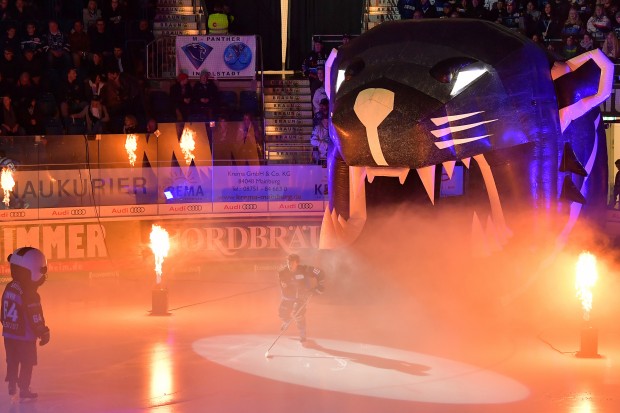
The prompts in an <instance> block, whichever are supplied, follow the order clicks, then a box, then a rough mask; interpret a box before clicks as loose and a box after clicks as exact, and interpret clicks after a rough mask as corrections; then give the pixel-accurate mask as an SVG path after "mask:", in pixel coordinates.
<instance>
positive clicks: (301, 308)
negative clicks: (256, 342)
mask: <svg viewBox="0 0 620 413" xmlns="http://www.w3.org/2000/svg"><path fill="white" fill-rule="evenodd" d="M311 297H312V293H310V294H309V295H308V298H306V301H304V303H303V304H302V305H300V306H299V308H298V309H297V311H295V312H294V313H293V315H292V316H291V319H290V320H288V321H287V322H286V323H284V327H282V329H281V331H280V334H278V337H276V339H275V340H273V343H271V345H270V346H269V348H268V349H267V351H266V352H265V358H267V359H268V358H271V357H272V356H271V355H269V350H271V349H272V348H273V346H275V345H276V343H277V342H278V340H279V339H280V337H282V335H284V333H286V330H288V326H290V325H291V323H292V322H293V320H295V318H296V317H297V316H298V315H299V313H301V310H303V309H304V308H306V305H307V304H308V302H309V301H310V298H311Z"/></svg>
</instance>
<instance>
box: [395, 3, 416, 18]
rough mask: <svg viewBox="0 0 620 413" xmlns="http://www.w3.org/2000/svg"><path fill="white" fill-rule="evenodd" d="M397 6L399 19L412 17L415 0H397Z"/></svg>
mask: <svg viewBox="0 0 620 413" xmlns="http://www.w3.org/2000/svg"><path fill="white" fill-rule="evenodd" d="M397 7H398V13H399V14H400V18H401V19H403V20H409V19H413V12H414V11H415V9H416V0H398V4H397Z"/></svg>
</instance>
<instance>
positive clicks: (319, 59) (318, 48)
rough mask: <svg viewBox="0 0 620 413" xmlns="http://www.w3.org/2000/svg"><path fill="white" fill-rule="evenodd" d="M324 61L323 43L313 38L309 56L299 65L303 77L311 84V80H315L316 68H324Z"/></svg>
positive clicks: (325, 57)
mask: <svg viewBox="0 0 620 413" xmlns="http://www.w3.org/2000/svg"><path fill="white" fill-rule="evenodd" d="M326 60H327V56H326V55H325V52H324V51H323V42H322V41H321V39H320V38H318V37H315V38H314V45H313V49H312V51H311V52H310V54H308V56H306V58H305V59H304V62H303V64H302V65H301V71H302V72H303V74H304V76H307V77H308V78H309V79H310V81H311V82H312V80H314V79H316V78H317V74H316V71H317V68H318V67H319V66H323V67H325V61H326Z"/></svg>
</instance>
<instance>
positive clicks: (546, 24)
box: [539, 3, 562, 41]
mask: <svg viewBox="0 0 620 413" xmlns="http://www.w3.org/2000/svg"><path fill="white" fill-rule="evenodd" d="M561 30H562V25H561V23H560V21H559V20H558V19H557V18H556V17H555V14H554V13H553V7H552V6H551V3H546V4H545V8H544V9H543V12H542V14H541V16H540V20H539V32H540V33H542V36H543V40H544V41H549V40H555V39H558V38H559V37H560V32H561Z"/></svg>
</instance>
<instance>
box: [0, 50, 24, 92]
mask: <svg viewBox="0 0 620 413" xmlns="http://www.w3.org/2000/svg"><path fill="white" fill-rule="evenodd" d="M0 72H2V77H3V78H4V79H5V80H6V81H7V83H10V84H11V85H14V84H15V83H16V82H17V79H18V78H19V75H20V72H21V69H20V65H19V63H18V62H17V60H16V59H15V53H14V52H13V49H12V48H11V47H9V46H7V47H5V49H4V54H3V56H2V58H1V59H0Z"/></svg>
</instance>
